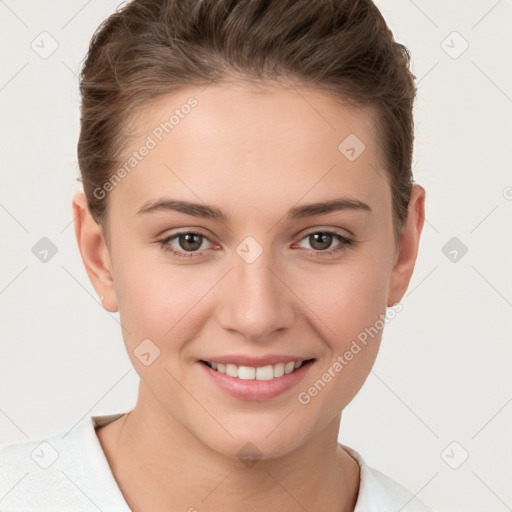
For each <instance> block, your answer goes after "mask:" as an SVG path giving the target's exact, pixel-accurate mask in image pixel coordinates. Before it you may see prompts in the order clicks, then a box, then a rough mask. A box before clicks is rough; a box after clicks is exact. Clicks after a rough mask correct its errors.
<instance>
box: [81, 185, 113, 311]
mask: <svg viewBox="0 0 512 512" xmlns="http://www.w3.org/2000/svg"><path fill="white" fill-rule="evenodd" d="M72 204H73V218H74V225H75V235H76V240H77V243H78V248H79V250H80V255H81V256H82V261H83V263H84V266H85V270H86V272H87V275H88V276H89V279H90V281H91V283H92V285H93V287H94V289H95V290H96V293H97V294H98V296H99V297H102V298H103V299H102V300H101V303H102V304H103V307H104V308H105V309H106V310H107V311H110V312H112V313H113V312H116V311H117V310H118V305H117V298H116V294H115V288H114V277H113V273H112V264H111V260H110V253H109V249H108V247H107V243H106V241H105V237H104V235H103V231H102V229H101V226H100V225H99V224H97V223H96V221H95V220H94V219H93V217H92V215H91V213H90V211H89V207H88V205H87V199H86V197H85V194H84V193H83V192H78V193H76V194H75V196H74V197H73V203H72Z"/></svg>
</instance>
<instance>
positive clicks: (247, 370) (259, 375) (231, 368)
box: [201, 359, 311, 380]
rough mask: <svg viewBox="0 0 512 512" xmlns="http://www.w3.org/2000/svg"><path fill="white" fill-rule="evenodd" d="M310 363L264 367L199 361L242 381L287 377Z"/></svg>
mask: <svg viewBox="0 0 512 512" xmlns="http://www.w3.org/2000/svg"><path fill="white" fill-rule="evenodd" d="M308 361H311V360H310V359H307V360H305V361H289V362H287V363H276V364H274V365H271V364H269V365H266V366H256V367H254V366H237V365H236V364H222V363H215V362H213V361H201V362H202V363H204V364H206V365H207V366H209V367H210V368H212V369H213V370H215V371H217V372H219V373H223V374H225V375H227V376H228V377H235V378H238V379H242V380H273V379H277V378H279V377H282V376H283V375H288V374H289V373H292V372H294V371H295V370H297V369H298V368H300V367H301V366H302V364H303V363H307V362H308Z"/></svg>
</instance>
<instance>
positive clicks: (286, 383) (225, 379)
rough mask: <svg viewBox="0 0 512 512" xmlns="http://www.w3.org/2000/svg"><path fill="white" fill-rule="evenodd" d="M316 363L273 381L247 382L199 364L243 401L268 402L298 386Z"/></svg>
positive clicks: (223, 387) (221, 385)
mask: <svg viewBox="0 0 512 512" xmlns="http://www.w3.org/2000/svg"><path fill="white" fill-rule="evenodd" d="M314 362H315V361H314V360H311V361H309V362H307V363H304V364H303V365H302V366H301V367H300V368H297V369H296V370H294V371H293V372H291V373H287V374H285V375H283V376H282V377H276V378H274V379H272V380H256V379H253V380H245V379H239V378H238V377H230V376H229V375H226V374H224V373H220V372H218V371H216V370H214V369H213V368H210V367H209V366H208V365H206V364H204V363H201V362H200V361H198V362H197V364H199V366H200V367H201V368H202V370H203V371H204V372H206V374H207V375H208V376H209V377H210V378H211V379H212V380H213V381H214V382H215V383H216V384H217V385H218V386H219V387H220V388H221V389H223V390H224V391H227V392H228V393H229V394H230V395H232V396H234V397H236V398H241V399H243V400H268V399H270V398H274V397H276V396H278V395H280V394H281V393H284V392H285V391H288V390H289V389H291V388H293V387H294V386H295V385H297V384H298V383H299V382H300V381H301V380H302V379H303V378H304V376H305V375H306V373H307V372H308V371H309V368H310V367H311V366H312V365H313V363H314Z"/></svg>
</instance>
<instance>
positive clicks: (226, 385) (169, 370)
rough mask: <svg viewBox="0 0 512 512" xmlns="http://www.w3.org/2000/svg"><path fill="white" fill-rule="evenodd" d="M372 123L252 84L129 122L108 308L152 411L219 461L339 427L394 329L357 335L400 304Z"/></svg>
mask: <svg viewBox="0 0 512 512" xmlns="http://www.w3.org/2000/svg"><path fill="white" fill-rule="evenodd" d="M299 92H300V94H299ZM191 98H193V99H191ZM185 105H189V107H185ZM175 110H177V111H178V112H177V114H176V115H175V118H174V119H173V120H172V121H171V122H172V123H173V126H172V129H169V125H167V127H166V128H167V132H168V133H167V132H166V131H165V129H163V128H162V126H164V125H161V123H165V122H166V121H169V118H170V115H171V114H172V113H173V112H174V111H175ZM374 123H375V118H374V116H373V112H372V111H371V110H357V111H356V110H349V109H348V108H345V107H342V106H341V105H340V104H339V103H336V102H335V101H334V100H333V99H331V98H330V97H328V96H327V95H325V94H323V93H322V92H320V91H315V90H309V89H304V88H300V89H297V90H293V89H286V88H283V87H280V86H272V87H270V86H269V88H268V89H265V90H264V91H262V90H256V89H254V88H253V87H251V86H249V85H247V84H237V85H229V86H226V85H224V86H223V85H217V86H213V85H210V86H209V87H207V88H206V89H204V90H203V89H201V88H197V89H195V88H191V89H187V90H185V91H181V92H179V93H176V94H172V95H169V96H167V97H165V98H162V99H159V100H158V101H157V102H156V103H154V104H152V106H151V108H150V107H148V108H146V109H144V110H142V111H141V112H140V113H139V114H138V115H137V116H136V117H135V118H134V119H133V128H134V130H135V132H134V133H135V136H134V138H133V139H132V140H131V142H130V145H129V147H127V148H126V153H125V157H126V160H128V158H130V156H132V155H133V152H134V151H137V152H138V157H136V158H137V163H136V165H135V166H133V168H132V169H131V170H130V172H127V173H126V175H124V173H122V176H121V177H122V179H121V180H120V181H119V183H117V184H116V185H115V186H113V188H112V190H111V191H110V193H109V195H108V198H107V199H108V201H109V213H108V224H107V227H108V232H109V235H110V241H109V253H110V259H111V265H112V273H113V291H112V294H113V295H112V296H113V297H114V299H112V300H113V301H114V303H115V306H113V308H117V307H118V308H119V313H120V319H121V323H122V325H123V326H124V328H125V330H124V331H123V335H124V339H125V344H126V348H127V351H128V354H129V356H130V358H131V361H132V363H133V365H134V367H135V369H136V371H137V372H138V374H139V376H140V379H141V388H140V389H141V394H142V396H144V397H145V405H144V407H147V408H148V410H151V412H152V414H155V415H158V416H159V417H165V418H167V419H170V420H172V422H177V423H176V424H180V425H181V426H183V427H184V428H185V429H186V430H187V431H188V432H189V433H190V434H192V435H193V436H194V437H195V438H196V439H198V440H200V441H201V442H202V443H203V444H204V445H206V446H208V447H209V448H211V449H213V450H215V451H217V452H219V453H223V454H226V455H236V454H237V453H238V452H239V450H240V449H241V447H242V446H244V445H245V444H246V443H247V442H250V443H252V444H253V445H254V446H256V447H257V449H258V451H259V452H260V453H261V454H262V456H263V457H269V458H272V457H277V456H280V455H283V454H285V453H288V452H290V451H291V450H293V449H295V448H297V447H298V446H300V445H301V444H303V443H305V442H306V441H308V440H310V439H312V438H313V437H314V436H317V435H320V434H321V432H322V431H323V430H324V429H326V428H327V426H328V425H329V424H331V423H332V422H333V420H335V419H336V418H338V419H339V416H340V412H341V411H342V410H343V408H344V407H345V406H346V405H347V404H348V403H349V402H350V401H351V400H352V398H353V397H354V396H355V395H356V393H357V392H358V390H359V389H360V388H361V386H362V385H363V383H364V381H365V379H366V378H367V376H368V374H369V372H370V369H371V367H372V365H373V363H374V360H375V357H376V355H377V352H378V348H379V343H380V337H381V333H382V329H381V328H380V329H377V330H378V333H377V334H373V336H368V335H366V338H367V339H366V343H363V341H362V339H363V338H364V337H365V336H364V334H362V333H364V332H365V329H366V333H368V329H370V328H372V326H373V327H374V330H373V331H372V332H375V326H376V325H377V327H379V326H380V327H382V324H383V322H382V318H383V315H385V314H386V306H388V305H389V306H391V305H392V304H393V303H394V300H399V299H400V297H396V298H395V299H393V298H391V297H390V289H391V280H392V272H393V267H394V265H395V263H396V260H397V248H396V246H395V243H394V237H393V225H392V204H391V191H390V187H389V184H388V182H387V179H386V174H385V172H384V170H383V167H382V161H381V156H380V150H379V147H378V146H377V141H376V140H375V138H374V135H375V132H374V130H373V128H374ZM351 134H353V135H352V136H351V137H352V138H351V139H348V141H347V142H345V143H343V141H344V140H345V139H346V138H347V137H348V136H349V135H351ZM354 135H355V136H357V139H355V138H354ZM148 137H149V138H148ZM361 142H362V143H363V144H364V146H365V149H364V151H362V152H361V148H362V146H361V145H360V144H361ZM342 143H343V144H342ZM340 144H341V149H340ZM143 146H145V147H146V148H149V149H147V150H143V149H142V150H141V149H140V148H141V147H143ZM351 147H353V148H354V150H355V151H351V150H350V148H351ZM348 157H350V158H348ZM354 157H357V158H355V159H354ZM133 162H134V161H132V164H133ZM333 201H339V203H338V204H337V206H338V207H337V208H334V209H333V208H328V207H318V208H306V205H311V204H316V203H330V204H331V205H332V204H334V203H332V202H333ZM178 202H181V203H178ZM185 202H187V203H195V204H197V206H195V207H194V206H190V205H189V206H187V205H186V204H185ZM340 205H341V206H340ZM109 300H110V299H109ZM144 340H145V341H144ZM354 343H355V345H354ZM356 345H357V346H358V347H359V350H357V348H356ZM349 353H351V354H352V357H350V355H349ZM206 362H210V363H211V362H213V363H217V370H215V369H214V368H211V367H210V366H209V365H207V364H206ZM291 362H302V365H301V366H299V367H298V368H297V369H295V365H293V364H288V365H287V364H286V363H291ZM223 365H226V367H225V368H224V371H227V372H228V374H222V373H221V372H220V371H219V369H220V370H221V371H222V369H223ZM211 366H214V367H215V365H211ZM291 366H293V367H294V370H293V371H291V372H290V368H291ZM297 366H298V365H297ZM240 367H241V368H240ZM260 368H263V369H260ZM285 371H286V372H289V373H284V375H283V372H285ZM233 372H234V373H233ZM234 375H237V376H236V377H235V376H234ZM254 376H257V378H256V379H255V378H254ZM244 377H246V378H244ZM251 377H252V378H251ZM320 381H321V382H320ZM315 390H316V391H315ZM140 399H141V397H140V396H139V400H140Z"/></svg>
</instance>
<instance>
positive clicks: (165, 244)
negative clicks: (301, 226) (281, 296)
mask: <svg viewBox="0 0 512 512" xmlns="http://www.w3.org/2000/svg"><path fill="white" fill-rule="evenodd" d="M315 234H322V235H332V236H333V237H335V238H336V239H338V241H340V242H341V243H340V244H339V245H338V246H336V247H335V248H334V249H326V250H324V251H320V250H314V249H309V250H307V249H306V250H307V252H308V253H309V254H314V255H315V256H317V255H319V256H320V257H329V256H332V255H334V254H336V253H338V252H340V251H343V250H344V249H345V248H346V246H350V245H355V243H356V242H355V241H354V240H352V239H350V238H348V237H346V236H344V235H340V234H339V233H337V232H335V231H329V230H319V231H311V232H310V233H308V234H306V235H304V236H303V237H302V239H301V241H302V240H304V239H306V238H308V237H310V236H311V235H315ZM182 235H199V236H201V237H202V238H203V239H206V240H208V238H207V237H206V236H205V235H203V234H201V233H197V232H195V231H180V232H179V233H175V234H173V235H171V236H168V237H167V238H164V239H163V240H159V241H158V243H159V245H160V246H161V248H162V249H163V250H164V251H167V252H171V253H172V254H173V255H175V256H177V257H179V258H194V257H200V256H196V255H197V254H198V253H200V251H189V252H185V253H184V252H180V251H177V250H175V249H173V248H172V246H171V245H169V242H171V240H174V239H175V238H179V237H180V236H182Z"/></svg>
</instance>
